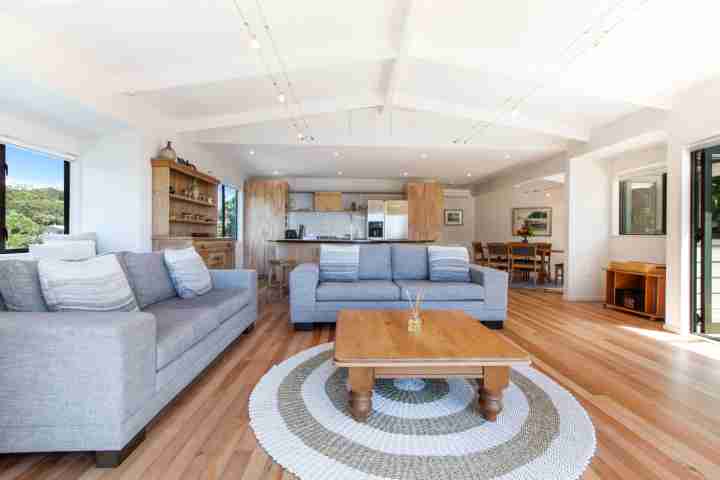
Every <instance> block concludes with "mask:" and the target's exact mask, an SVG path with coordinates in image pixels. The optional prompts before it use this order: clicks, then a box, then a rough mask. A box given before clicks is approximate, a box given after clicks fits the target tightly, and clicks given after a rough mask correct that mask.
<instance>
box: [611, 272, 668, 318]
mask: <svg viewBox="0 0 720 480" xmlns="http://www.w3.org/2000/svg"><path fill="white" fill-rule="evenodd" d="M626 292H629V293H628V295H629V296H630V297H631V298H630V302H629V303H634V302H636V301H638V300H637V299H639V301H640V304H639V305H637V306H635V308H632V306H630V305H626V304H624V303H623V299H622V297H623V294H624V293H626ZM633 295H637V299H635V298H632V297H633ZM605 307H606V308H612V309H615V310H621V311H623V312H629V313H634V314H637V315H642V316H645V317H649V318H651V319H654V320H655V319H662V318H665V265H660V264H657V263H645V262H610V265H608V268H607V269H606V270H605Z"/></svg>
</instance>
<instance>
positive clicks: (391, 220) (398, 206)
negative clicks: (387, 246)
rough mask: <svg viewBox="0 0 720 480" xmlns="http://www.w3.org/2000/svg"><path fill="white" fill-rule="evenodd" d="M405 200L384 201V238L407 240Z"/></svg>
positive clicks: (406, 205) (406, 203)
mask: <svg viewBox="0 0 720 480" xmlns="http://www.w3.org/2000/svg"><path fill="white" fill-rule="evenodd" d="M407 238H408V202H407V200H387V201H385V240H407Z"/></svg>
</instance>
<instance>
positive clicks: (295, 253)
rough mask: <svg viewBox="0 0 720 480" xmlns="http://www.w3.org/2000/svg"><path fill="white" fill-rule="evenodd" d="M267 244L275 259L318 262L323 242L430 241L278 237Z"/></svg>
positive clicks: (414, 242)
mask: <svg viewBox="0 0 720 480" xmlns="http://www.w3.org/2000/svg"><path fill="white" fill-rule="evenodd" d="M268 243H269V246H270V247H272V248H273V249H274V250H275V252H274V255H271V257H272V256H274V257H275V258H277V259H282V260H291V261H293V262H295V263H298V264H299V263H318V262H319V260H320V245H322V244H323V243H332V244H333V245H336V244H346V245H354V244H359V245H365V244H376V243H377V244H381V243H404V244H408V243H410V244H416V245H427V244H430V243H432V242H428V241H424V240H407V239H399V240H373V239H367V238H360V239H342V238H327V239H299V238H297V239H280V240H271V241H270V242H268Z"/></svg>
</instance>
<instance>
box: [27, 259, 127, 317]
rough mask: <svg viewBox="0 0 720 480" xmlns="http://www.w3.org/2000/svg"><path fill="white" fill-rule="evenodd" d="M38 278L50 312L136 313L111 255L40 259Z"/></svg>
mask: <svg viewBox="0 0 720 480" xmlns="http://www.w3.org/2000/svg"><path fill="white" fill-rule="evenodd" d="M38 276H39V277H40V286H41V287H42V292H43V296H44V297H45V302H46V303H47V306H48V309H49V310H51V311H55V312H70V311H81V312H135V311H137V310H138V306H137V303H136V301H135V295H134V294H133V292H132V290H131V289H130V284H129V283H128V279H127V276H126V274H125V271H124V270H123V268H122V266H121V264H120V261H119V260H118V257H117V256H116V255H114V254H108V255H102V256H99V257H93V258H90V259H88V260H82V261H65V260H40V261H39V262H38Z"/></svg>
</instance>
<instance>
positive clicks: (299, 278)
mask: <svg viewBox="0 0 720 480" xmlns="http://www.w3.org/2000/svg"><path fill="white" fill-rule="evenodd" d="M319 282H320V266H319V265H318V264H316V263H301V264H300V265H298V266H297V267H295V268H294V269H293V271H292V272H290V309H291V311H293V310H295V311H297V310H306V311H307V310H314V309H315V298H316V297H315V295H316V290H317V287H318V283H319Z"/></svg>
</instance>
